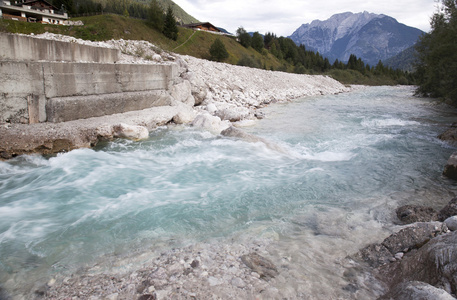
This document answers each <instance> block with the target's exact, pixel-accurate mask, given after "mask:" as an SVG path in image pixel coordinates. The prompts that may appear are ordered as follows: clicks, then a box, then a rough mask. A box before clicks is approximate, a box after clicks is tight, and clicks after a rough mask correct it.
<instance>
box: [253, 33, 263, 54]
mask: <svg viewBox="0 0 457 300" xmlns="http://www.w3.org/2000/svg"><path fill="white" fill-rule="evenodd" d="M251 46H252V48H254V49H255V50H256V51H257V52H259V53H262V49H263V37H262V36H261V35H260V33H259V32H257V31H256V32H254V35H253V36H252V39H251Z"/></svg>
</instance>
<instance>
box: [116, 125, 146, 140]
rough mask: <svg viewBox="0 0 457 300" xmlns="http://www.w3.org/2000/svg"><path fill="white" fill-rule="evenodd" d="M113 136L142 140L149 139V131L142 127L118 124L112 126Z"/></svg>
mask: <svg viewBox="0 0 457 300" xmlns="http://www.w3.org/2000/svg"><path fill="white" fill-rule="evenodd" d="M113 136H114V137H119V138H126V139H131V140H144V139H147V138H148V137H149V131H148V129H147V128H146V127H144V126H138V125H129V124H125V123H120V124H119V125H115V126H113Z"/></svg>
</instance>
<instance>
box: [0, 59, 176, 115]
mask: <svg viewBox="0 0 457 300" xmlns="http://www.w3.org/2000/svg"><path fill="white" fill-rule="evenodd" d="M176 77H177V66H176V65H174V64H170V65H133V64H132V65H130V64H96V63H58V62H18V61H0V122H5V121H9V122H13V123H17V122H20V123H36V122H45V121H50V122H62V121H70V120H76V119H83V118H89V117H96V116H102V115H109V114H113V113H122V112H126V111H132V110H139V109H144V108H148V107H153V106H158V105H169V104H170V102H171V100H170V99H169V96H168V92H166V93H165V91H167V90H169V88H170V87H171V86H172V84H173V82H174V79H175V78H176Z"/></svg>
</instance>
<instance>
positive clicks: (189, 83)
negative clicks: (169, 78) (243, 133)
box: [0, 33, 350, 159]
mask: <svg viewBox="0 0 457 300" xmlns="http://www.w3.org/2000/svg"><path fill="white" fill-rule="evenodd" d="M34 37H36V38H43V39H52V40H59V41H64V42H70V43H83V44H86V45H92V46H98V47H107V48H115V49H120V50H121V52H122V55H121V59H120V61H118V62H116V63H118V64H123V63H128V64H163V63H167V64H168V63H175V64H177V65H178V66H179V76H178V79H177V80H175V83H174V85H173V87H172V88H171V89H170V90H169V91H168V93H169V97H171V98H170V99H171V103H172V105H169V106H161V107H157V108H150V109H145V110H141V111H135V112H129V113H125V114H116V115H111V116H104V117H98V118H90V119H84V120H76V121H70V122H62V123H49V122H46V123H39V124H30V125H25V124H18V123H4V124H0V136H1V137H2V138H1V141H0V159H9V158H12V157H15V156H18V155H22V154H33V153H39V154H53V153H59V152H62V151H70V150H73V149H77V148H83V147H86V148H87V147H93V146H95V145H96V144H97V143H98V142H99V141H104V140H110V139H113V138H116V137H119V136H123V137H127V138H129V137H130V136H129V135H128V134H124V133H118V134H117V133H116V130H115V127H117V128H118V127H119V125H120V124H121V123H122V124H126V125H130V126H134V127H135V126H142V127H144V128H146V129H147V130H148V131H151V130H153V129H154V128H157V126H161V125H165V124H167V123H176V124H192V125H193V126H201V127H204V128H205V129H207V130H209V131H211V132H213V133H215V134H219V133H220V132H221V131H222V130H224V129H226V128H228V127H229V126H230V125H231V123H230V122H232V123H233V122H240V121H247V120H250V121H253V120H255V119H257V118H262V117H263V115H262V113H261V112H259V111H258V109H260V108H262V107H264V106H265V105H269V104H271V103H275V102H282V101H290V100H292V99H296V98H301V97H306V96H314V95H323V94H336V93H342V92H347V91H349V90H350V89H349V88H348V87H345V86H344V85H342V84H341V83H339V82H338V81H336V80H334V79H331V78H329V77H326V76H309V75H298V74H289V73H283V72H272V71H266V70H259V69H251V68H247V67H240V66H233V65H228V64H224V63H216V62H210V61H206V60H202V59H197V58H193V57H190V56H180V55H176V54H173V53H168V52H165V51H161V50H160V49H158V48H157V47H156V46H154V45H153V44H150V43H148V42H145V41H124V40H111V41H107V42H90V41H84V40H79V39H75V38H73V37H68V36H63V35H55V34H50V33H45V34H42V35H37V36H34ZM196 119H197V120H196ZM194 120H196V121H195V122H194ZM138 130H140V131H141V130H144V129H138ZM132 138H133V139H137V134H134V135H133V136H132Z"/></svg>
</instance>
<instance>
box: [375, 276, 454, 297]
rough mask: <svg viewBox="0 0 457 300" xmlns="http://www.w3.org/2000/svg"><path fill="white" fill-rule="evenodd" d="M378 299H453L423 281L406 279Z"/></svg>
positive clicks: (446, 293) (443, 291)
mask: <svg viewBox="0 0 457 300" xmlns="http://www.w3.org/2000/svg"><path fill="white" fill-rule="evenodd" d="M379 299H380V300H419V299H420V300H455V298H454V297H452V296H451V295H450V294H449V293H448V292H446V291H445V290H442V289H439V288H436V287H434V286H433V285H430V284H428V283H425V282H420V281H407V282H402V283H400V284H398V285H396V286H395V287H394V288H393V289H391V290H390V291H389V293H387V294H386V295H384V296H382V297H381V298H379Z"/></svg>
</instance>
